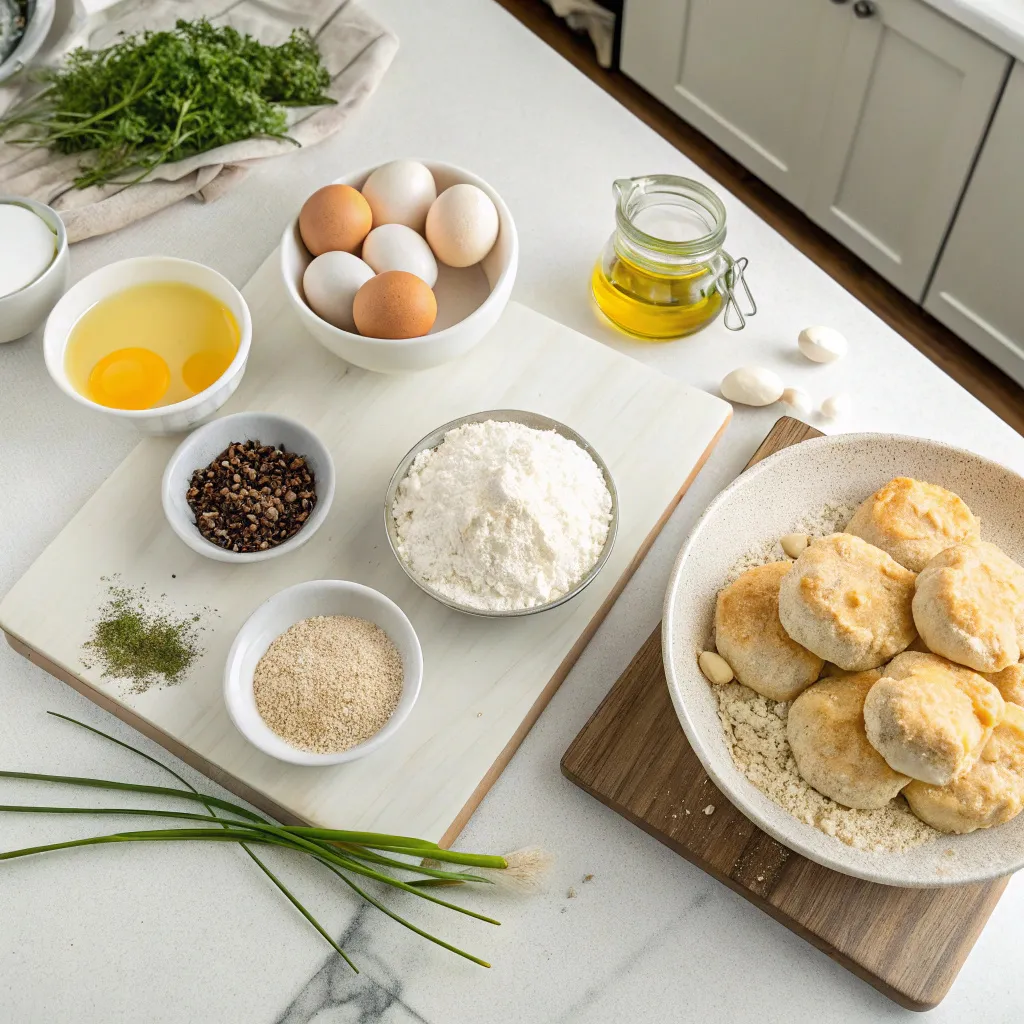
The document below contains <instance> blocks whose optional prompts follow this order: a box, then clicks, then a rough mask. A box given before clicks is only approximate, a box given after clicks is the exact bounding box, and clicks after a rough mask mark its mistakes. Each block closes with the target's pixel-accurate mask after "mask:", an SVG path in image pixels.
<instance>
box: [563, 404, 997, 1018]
mask: <svg viewBox="0 0 1024 1024" xmlns="http://www.w3.org/2000/svg"><path fill="white" fill-rule="evenodd" d="M819 436H821V431H819V430H815V429H814V428H813V427H809V426H807V424H805V423H801V422H799V421H798V420H794V419H790V418H789V417H783V418H782V419H780V420H779V421H778V423H776V424H775V427H774V428H773V430H772V431H771V433H770V434H769V435H768V437H767V438H765V440H764V442H763V443H762V445H761V447H760V448H758V450H757V451H756V452H755V453H754V457H753V458H752V459H751V460H750V462H749V464H748V468H749V466H752V465H754V464H755V463H756V462H760V461H761V459H763V458H766V457H767V456H768V455H771V454H772V453H773V452H776V451H779V450H780V449H782V448H786V447H788V446H789V445H792V444H797V443H798V442H800V441H803V440H806V439H807V438H809V437H819ZM562 772H563V773H564V774H565V775H566V777H567V778H569V779H570V780H572V781H573V782H575V783H576V784H577V785H578V786H581V787H582V788H583V789H585V790H586V791H587V792H588V793H590V794H591V795H592V796H595V797H597V799H598V800H600V801H601V802H602V803H605V804H607V805H608V806H609V807H611V808H612V809H613V810H615V811H618V812H619V814H621V815H623V817H625V818H628V819H629V820H630V821H632V822H633V823H634V824H635V825H639V826H640V828H642V829H643V830H644V831H645V832H649V833H650V834H651V835H652V836H654V837H655V838H656V839H659V840H661V842H663V843H664V844H665V845H666V846H669V847H670V848H671V849H673V850H675V852H676V853H678V854H680V855H681V856H683V857H685V858H686V859H687V860H689V861H691V862H692V863H694V864H696V865H697V866H698V867H699V868H702V869H703V870H704V871H706V872H707V873H708V874H710V875H713V876H714V877H715V878H717V879H718V880H719V881H720V882H724V883H725V884H726V885H727V886H729V888H730V889H733V890H735V891H736V892H738V893H739V894H740V895H741V896H743V897H744V898H746V899H748V900H749V901H750V902H751V903H753V904H754V905H755V906H757V907H760V908H761V909H762V910H763V911H765V913H767V914H770V915H771V916H772V917H774V918H775V919H776V920H777V921H779V922H781V923H782V924H784V925H785V926H786V927H787V928H789V929H790V930H791V931H794V932H796V934H797V935H800V936H802V937H803V938H805V939H806V940H807V941H808V942H810V943H811V944H812V945H814V946H817V947H818V949H820V950H821V951H822V952H823V953H826V954H827V955H828V956H830V957H831V958H832V959H833V960H835V961H836V962H837V963H840V964H842V965H843V966H844V967H846V968H847V969H849V970H851V971H853V973H854V974H856V975H858V976H859V977H861V978H863V979H864V980H865V981H867V982H868V983H869V984H871V985H874V987H875V988H877V989H878V990H879V991H880V992H883V993H884V994H885V995H887V996H888V997H889V998H890V999H894V1000H895V1001H896V1002H898V1003H900V1004H901V1005H902V1006H905V1007H907V1008H908V1009H911V1010H929V1009H931V1008H932V1007H934V1006H935V1005H937V1004H938V1003H939V1002H940V1001H941V1000H942V998H943V997H944V996H945V995H946V993H947V992H948V991H949V987H950V985H952V983H953V981H954V979H955V978H956V976H957V974H958V973H959V971H960V968H961V967H962V966H963V963H964V960H966V959H967V954H968V953H969V952H970V951H971V948H972V947H973V946H974V943H975V942H976V941H977V938H978V936H979V935H980V934H981V930H982V928H983V927H984V926H985V922H986V921H987V920H988V918H989V915H990V914H991V913H992V910H993V908H994V907H995V905H996V903H997V902H998V900H999V897H1000V895H1001V894H1002V892H1003V889H1005V888H1006V883H1007V881H1008V879H1005V878H1003V879H998V880H997V881H994V882H986V883H982V884H976V885H962V886H952V887H949V888H943V889H897V888H893V887H891V886H885V885H877V884H875V883H872V882H864V881H861V880H860V879H857V878H851V877H849V876H847V875H842V874H839V873H838V872H835V871H831V870H829V869H828V868H824V867H821V866H820V865H818V864H815V863H813V862H812V861H809V860H806V859H805V858H804V857H801V856H800V855H799V854H796V853H793V852H791V851H790V850H788V849H786V847H784V846H782V845H781V844H780V843H778V842H776V841H775V840H774V839H772V838H771V837H770V836H768V835H766V834H765V833H764V832H762V831H761V830H760V829H758V828H757V827H756V826H755V825H754V824H753V823H752V822H751V821H749V820H748V819H747V818H746V817H744V815H743V814H742V813H741V812H740V811H738V810H737V809H736V808H735V807H733V806H732V804H730V803H729V802H728V800H726V798H725V797H724V796H723V795H722V793H721V792H720V791H719V790H718V788H717V787H716V786H715V785H714V783H713V782H712V781H711V780H710V779H709V778H708V776H707V774H706V773H705V771H704V768H703V766H702V765H701V763H700V760H699V759H698V758H697V755H696V754H695V753H694V752H693V750H692V749H691V747H690V745H689V743H687V740H686V736H685V734H684V733H683V729H682V727H681V726H680V724H679V720H678V718H677V717H676V714H675V709H674V708H673V707H672V701H671V698H670V697H669V693H668V686H667V684H666V682H665V672H664V667H663V663H662V657H661V627H660V626H659V627H658V629H656V630H655V631H654V632H653V633H652V634H651V636H650V637H649V638H648V639H647V641H646V643H644V645H643V647H641V648H640V651H639V652H638V653H637V655H636V657H635V658H634V659H633V661H632V663H631V664H630V665H629V667H628V668H627V669H626V671H625V672H624V673H623V674H622V676H621V677H620V678H619V680H618V681H617V682H616V683H615V685H614V686H613V687H612V689H611V691H610V692H609V694H608V696H607V697H605V699H604V701H603V702H602V703H601V705H600V707H598V709H597V710H596V711H595V712H594V714H593V715H592V716H591V718H590V721H589V722H587V724H586V725H585V726H584V727H583V729H582V731H581V732H580V734H579V735H578V736H577V737H576V739H575V740H574V741H573V743H572V745H571V746H570V747H569V749H568V750H567V751H566V752H565V756H564V757H563V758H562ZM708 806H713V807H714V812H713V813H712V814H709V815H706V814H704V813H703V811H704V808H706V807H708Z"/></svg>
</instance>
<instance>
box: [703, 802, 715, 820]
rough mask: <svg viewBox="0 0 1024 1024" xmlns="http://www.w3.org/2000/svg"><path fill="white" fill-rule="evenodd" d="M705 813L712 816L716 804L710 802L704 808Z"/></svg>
mask: <svg viewBox="0 0 1024 1024" xmlns="http://www.w3.org/2000/svg"><path fill="white" fill-rule="evenodd" d="M704 813H705V814H706V815H707V816H708V817H709V818H710V817H711V815H712V814H714V813H715V805H714V804H708V805H707V807H705V808H704Z"/></svg>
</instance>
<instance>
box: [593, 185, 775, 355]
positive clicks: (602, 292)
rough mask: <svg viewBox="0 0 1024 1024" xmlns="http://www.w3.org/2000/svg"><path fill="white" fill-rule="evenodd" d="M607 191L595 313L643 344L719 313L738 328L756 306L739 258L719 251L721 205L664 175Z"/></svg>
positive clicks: (695, 327)
mask: <svg viewBox="0 0 1024 1024" xmlns="http://www.w3.org/2000/svg"><path fill="white" fill-rule="evenodd" d="M614 190H615V195H616V198H617V200H618V205H617V207H616V210H615V232H614V233H613V234H612V236H611V238H609V239H608V244H607V245H606V246H605V247H604V251H603V252H602V253H601V255H600V257H599V258H598V261H597V265H596V266H595V267H594V273H593V277H592V278H591V288H592V290H593V293H594V299H595V301H596V302H597V305H598V308H599V309H600V310H601V312H602V313H603V314H604V315H605V316H606V317H607V318H608V319H609V320H611V322H612V323H613V324H614V325H615V326H616V327H617V328H618V329H619V330H621V331H624V332H625V333H626V334H631V335H633V336H634V337H637V338H643V339H646V340H648V341H667V340H669V339H671V338H681V337H683V336H684V335H687V334H693V333H694V332H696V331H699V330H701V329H702V328H704V327H707V325H708V324H710V323H711V322H712V321H713V320H714V319H715V318H716V317H717V316H718V315H719V314H720V313H722V312H723V310H724V311H725V317H724V320H723V322H724V324H725V326H726V327H728V328H729V329H730V330H734V331H738V330H740V329H741V328H742V327H743V326H744V324H745V323H746V319H745V317H746V316H752V315H753V314H754V313H756V312H757V307H756V306H755V305H754V300H753V296H752V295H751V294H750V289H749V288H748V287H747V284H746V282H745V281H744V280H743V272H744V270H745V269H746V266H747V261H746V259H739V260H734V259H733V258H732V257H731V256H729V255H728V253H726V252H725V250H724V249H723V248H722V246H723V244H724V243H725V207H724V206H723V205H722V201H721V200H720V199H719V198H718V196H716V195H715V194H714V192H712V191H711V190H710V189H708V188H705V187H704V186H703V185H701V184H700V183H699V182H697V181H691V180H690V179H689V178H679V177H675V176H674V175H670V174H651V175H647V176H646V177H642V178H622V179H620V180H619V181H616V182H615V184H614ZM740 290H741V291H742V293H743V296H744V299H745V302H744V306H745V313H744V310H741V308H740V304H739V302H738V301H737V299H736V294H737V292H738V291H740Z"/></svg>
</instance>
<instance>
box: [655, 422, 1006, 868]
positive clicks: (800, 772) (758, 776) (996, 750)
mask: <svg viewBox="0 0 1024 1024" xmlns="http://www.w3.org/2000/svg"><path fill="white" fill-rule="evenodd" d="M1022 508H1024V478H1022V477H1021V476H1020V475H1019V474H1018V473H1016V472H1014V471H1013V470H1012V469H1009V468H1007V467H1006V466H1002V465H999V464H998V463H996V462H993V461H991V460H989V459H986V458H983V457H982V456H980V455H976V454H974V453H972V452H969V451H963V450H961V449H958V448H952V447H950V446H948V445H944V444H940V443H938V442H935V441H930V440H927V439H924V438H916V437H903V436H899V435H893V434H844V435H838V436H833V437H819V438H815V439H813V440H809V441H804V442H802V443H800V444H797V445H794V446H792V447H790V448H786V449H784V450H782V451H780V452H777V453H776V454H774V455H772V456H770V457H769V458H767V459H765V460H764V461H762V462H760V463H758V464H757V465H756V466H754V467H752V468H751V469H750V470H748V471H747V472H745V473H743V474H742V475H741V476H740V477H738V478H737V479H736V480H735V481H734V482H733V483H732V484H731V485H730V486H728V487H727V488H726V489H725V490H724V491H722V493H721V494H719V495H718V497H717V498H715V500H714V501H713V502H712V503H711V504H710V505H709V506H708V508H707V509H706V511H705V512H704V514H703V516H702V517H701V518H700V520H699V521H698V522H697V524H696V525H695V527H694V529H693V531H692V532H691V534H690V536H689V537H688V538H687V540H686V542H685V544H684V545H683V547H682V550H681V551H680V553H679V557H678V559H677V561H676V565H675V568H674V570H673V572H672V575H671V578H670V581H669V587H668V591H667V594H666V598H665V606H664V617H663V621H662V649H663V654H664V662H665V674H666V679H667V683H668V688H669V693H670V695H671V698H672V702H673V704H674V706H675V710H676V714H677V715H678V717H679V721H680V723H681V724H682V727H683V730H684V731H685V733H686V736H687V739H688V740H689V743H690V745H691V746H692V747H693V750H694V752H695V753H696V754H697V756H698V757H699V758H700V760H701V763H702V764H703V766H704V769H705V770H706V771H707V773H708V775H709V776H710V778H711V780H712V781H713V782H714V783H715V785H716V786H718V788H719V789H720V790H721V791H722V793H723V794H724V795H725V797H726V798H727V799H728V800H729V801H730V802H731V803H732V804H733V805H734V806H735V807H736V808H738V809H739V810H740V811H742V813H743V814H744V815H746V817H747V818H749V819H750V820H751V821H753V822H754V823H755V824H756V825H757V826H758V827H759V828H761V829H762V830H764V831H765V832H767V833H768V834H769V835H770V836H772V837H773V838H775V839H776V840H778V841H779V842H780V843H782V844H783V845H784V846H786V847H787V848H788V849H790V850H794V851H796V852H797V853H800V854H802V855H803V856H805V857H807V858H808V859H810V860H813V861H816V862H817V863H819V864H822V865H824V866H825V867H828V868H831V869H832V870H834V871H839V872H842V873H843V874H847V875H852V876H855V877H857V878H863V879H866V880H868V881H871V882H876V883H881V884H885V885H895V886H903V887H935V886H946V885H962V884H967V883H974V882H982V881H987V880H989V879H993V878H999V877H1002V876H1004V875H1009V874H1011V873H1012V872H1014V871H1018V870H1020V869H1021V868H1022V867H1024V529H1022V523H1021V512H1020V510H1021V509H1022Z"/></svg>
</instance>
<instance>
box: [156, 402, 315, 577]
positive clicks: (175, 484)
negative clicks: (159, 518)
mask: <svg viewBox="0 0 1024 1024" xmlns="http://www.w3.org/2000/svg"><path fill="white" fill-rule="evenodd" d="M161 498H162V501H163V507H164V515H165V516H166V517H167V522H168V523H169V524H170V527H171V529H172V530H174V532H175V533H176V534H177V535H178V536H179V537H180V538H181V539H182V540H183V541H184V542H185V543H186V544H187V545H188V546H189V547H190V548H191V549H192V550H193V551H195V552H197V553H198V554H200V555H205V556H206V557H207V558H213V559H215V560H216V561H218V562H262V561H264V560H265V559H267V558H276V557H277V556H278V555H283V554H285V553H287V552H288V551H294V550H295V548H298V547H301V546H302V545H303V544H305V543H306V541H308V540H309V539H310V537H312V536H313V534H314V533H316V531H317V530H318V529H319V528H320V526H321V524H322V523H323V521H324V519H326V518H327V512H328V509H329V508H330V506H331V501H332V500H333V498H334V463H333V462H332V461H331V453H330V452H329V451H328V450H327V448H326V447H324V444H323V442H322V441H321V440H320V439H319V438H318V437H317V436H316V434H314V433H313V432H312V431H311V430H310V429H309V428H308V427H304V426H303V425H302V424H301V423H299V422H297V421H296V420H293V419H289V418H288V417H286V416H277V415H275V414H273V413H262V412H239V413H235V414H234V415H232V416H223V417H221V418H220V419H215V420H212V421H211V422H210V423H207V424H206V425H205V426H202V427H200V428H199V429H198V430H194V431H193V432H192V433H191V434H189V436H188V437H186V438H185V440H184V441H182V442H181V444H180V445H179V446H178V448H177V449H176V451H175V452H174V454H173V455H172V456H171V458H170V461H169V462H168V463H167V468H166V469H165V470H164V476H163V483H162V487H161Z"/></svg>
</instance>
